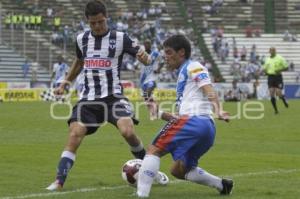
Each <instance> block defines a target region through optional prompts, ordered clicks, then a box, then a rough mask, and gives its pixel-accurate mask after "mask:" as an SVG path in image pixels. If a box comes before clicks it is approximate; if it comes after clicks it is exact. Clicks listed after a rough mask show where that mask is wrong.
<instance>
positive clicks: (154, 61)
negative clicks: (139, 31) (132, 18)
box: [140, 39, 163, 120]
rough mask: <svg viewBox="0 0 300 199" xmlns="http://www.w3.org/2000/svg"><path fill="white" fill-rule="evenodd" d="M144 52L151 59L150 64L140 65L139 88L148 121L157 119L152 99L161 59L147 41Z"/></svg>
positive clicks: (154, 103) (161, 65) (155, 107)
mask: <svg viewBox="0 0 300 199" xmlns="http://www.w3.org/2000/svg"><path fill="white" fill-rule="evenodd" d="M144 47H145V51H146V52H147V53H148V54H149V55H150V57H151V63H150V64H148V65H144V64H141V65H140V66H141V75H140V86H141V89H142V92H143V98H144V100H145V102H146V104H147V107H148V110H149V112H150V119H151V120H153V119H156V117H157V104H156V102H155V101H154V98H153V91H154V89H155V88H156V80H157V74H158V73H159V72H160V70H161V68H162V67H163V63H162V57H161V55H160V53H159V52H158V51H157V50H153V49H152V45H151V41H150V40H149V39H147V40H145V42H144Z"/></svg>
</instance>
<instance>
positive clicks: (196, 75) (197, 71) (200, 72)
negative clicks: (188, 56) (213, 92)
mask: <svg viewBox="0 0 300 199" xmlns="http://www.w3.org/2000/svg"><path fill="white" fill-rule="evenodd" d="M188 74H189V76H190V77H191V79H192V81H195V82H196V83H197V85H198V86H199V88H200V87H202V86H204V85H208V84H211V79H210V77H209V73H208V70H207V69H206V68H204V67H203V66H202V65H201V64H200V63H195V64H192V65H190V66H189V67H188Z"/></svg>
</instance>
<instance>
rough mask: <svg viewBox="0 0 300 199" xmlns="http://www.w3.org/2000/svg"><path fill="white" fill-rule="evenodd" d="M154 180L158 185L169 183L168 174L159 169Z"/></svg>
mask: <svg viewBox="0 0 300 199" xmlns="http://www.w3.org/2000/svg"><path fill="white" fill-rule="evenodd" d="M154 180H155V181H156V182H157V183H158V184H160V185H167V184H168V183H169V178H168V176H167V175H166V174H165V173H163V172H161V171H158V172H157V175H156V176H155V178H154Z"/></svg>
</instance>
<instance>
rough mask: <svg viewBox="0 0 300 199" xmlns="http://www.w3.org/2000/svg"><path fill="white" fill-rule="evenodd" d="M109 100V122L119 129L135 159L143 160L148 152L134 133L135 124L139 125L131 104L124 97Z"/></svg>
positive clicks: (114, 97)
mask: <svg viewBox="0 0 300 199" xmlns="http://www.w3.org/2000/svg"><path fill="white" fill-rule="evenodd" d="M107 100H108V102H107V104H108V116H107V121H108V122H109V123H111V124H113V125H114V126H116V127H117V128H118V129H119V131H120V133H121V135H122V136H123V138H124V139H125V141H126V142H127V143H128V145H129V146H130V150H131V152H132V154H133V155H134V157H135V158H138V159H143V158H144V156H145V154H146V150H145V149H144V146H143V143H142V141H141V140H140V139H139V137H138V136H137V135H136V134H135V131H134V124H138V120H136V119H135V117H134V113H133V108H132V106H131V104H129V102H128V100H127V99H126V98H125V97H123V96H119V97H116V96H113V97H110V98H108V99H107Z"/></svg>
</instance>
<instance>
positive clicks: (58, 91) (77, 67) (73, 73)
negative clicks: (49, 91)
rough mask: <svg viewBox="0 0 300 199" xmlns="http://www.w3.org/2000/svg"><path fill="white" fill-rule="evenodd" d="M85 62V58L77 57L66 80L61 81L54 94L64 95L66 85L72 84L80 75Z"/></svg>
mask: <svg viewBox="0 0 300 199" xmlns="http://www.w3.org/2000/svg"><path fill="white" fill-rule="evenodd" d="M83 64H84V62H83V60H80V59H78V58H75V60H74V62H73V63H72V66H71V68H70V70H69V71H68V74H67V76H66V78H65V80H64V81H63V82H62V83H61V85H60V86H59V87H58V88H56V89H55V90H54V94H56V95H62V94H63V93H64V90H65V86H66V85H68V84H71V83H72V81H73V80H74V79H75V78H76V77H77V76H78V74H79V73H80V71H81V69H82V67H83Z"/></svg>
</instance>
